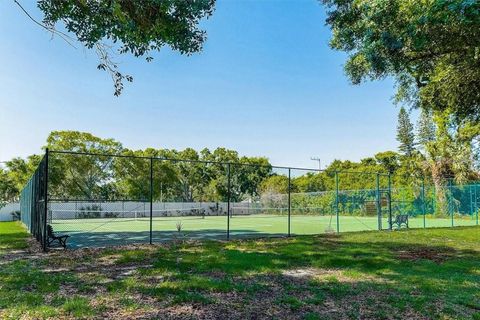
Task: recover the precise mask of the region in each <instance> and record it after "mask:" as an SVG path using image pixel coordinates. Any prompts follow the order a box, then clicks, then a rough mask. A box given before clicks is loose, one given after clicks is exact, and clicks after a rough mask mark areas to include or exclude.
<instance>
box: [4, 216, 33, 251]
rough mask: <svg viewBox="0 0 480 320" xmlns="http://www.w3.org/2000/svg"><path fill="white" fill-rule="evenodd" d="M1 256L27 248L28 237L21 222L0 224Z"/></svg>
mask: <svg viewBox="0 0 480 320" xmlns="http://www.w3.org/2000/svg"><path fill="white" fill-rule="evenodd" d="M0 235H1V237H0V255H2V254H3V253H5V252H7V251H11V250H20V249H25V248H26V247H27V242H26V239H27V237H28V235H27V233H26V232H25V228H24V227H23V226H22V225H21V224H20V222H0Z"/></svg>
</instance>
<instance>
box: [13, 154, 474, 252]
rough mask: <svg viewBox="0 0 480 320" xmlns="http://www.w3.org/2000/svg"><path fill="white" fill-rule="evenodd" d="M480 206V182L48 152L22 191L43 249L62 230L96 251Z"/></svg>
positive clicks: (452, 221)
mask: <svg viewBox="0 0 480 320" xmlns="http://www.w3.org/2000/svg"><path fill="white" fill-rule="evenodd" d="M47 199H48V200H47ZM439 199H440V200H439ZM478 204H480V185H476V184H468V185H461V186H458V185H453V184H449V185H446V186H445V187H444V188H442V189H441V190H439V188H438V187H437V188H435V187H433V186H431V185H429V184H428V185H425V183H424V182H423V181H421V180H419V181H416V182H413V183H411V184H410V185H405V183H403V184H402V183H397V182H396V181H392V177H391V176H390V175H389V174H385V173H372V172H354V171H346V170H341V171H340V170H339V171H334V170H326V171H321V170H315V169H303V168H289V167H276V166H271V165H269V164H258V163H250V162H249V161H244V163H228V162H216V161H201V160H198V159H189V160H187V159H165V158H159V157H150V156H137V155H135V154H133V153H132V154H123V155H106V154H94V153H80V152H63V151H50V152H49V151H48V150H47V152H46V155H45V157H44V158H43V160H42V162H41V163H40V166H39V167H38V168H37V170H36V172H35V174H34V175H33V177H32V178H31V180H30V181H29V182H28V184H27V185H26V187H25V189H24V190H23V191H22V195H21V220H22V221H23V223H24V224H25V225H26V226H27V227H28V229H29V230H30V232H31V233H32V234H33V235H34V236H35V237H36V238H37V239H38V240H39V241H40V242H41V243H42V245H43V246H44V248H45V249H46V247H47V243H48V239H49V238H50V237H51V236H55V235H69V239H68V243H67V244H68V246H69V247H91V246H108V245H122V244H132V243H154V242H162V241H170V240H187V239H190V240H195V239H237V238H244V237H267V236H290V235H307V234H321V233H330V232H332V233H334V232H352V231H365V230H383V229H393V228H397V227H398V223H397V222H399V221H400V222H402V221H401V218H402V216H403V217H404V219H407V218H405V217H408V220H407V221H406V222H408V226H409V227H414V228H424V227H447V226H461V225H477V224H478V210H479V208H478ZM404 222H405V221H404ZM50 227H51V228H50ZM49 229H51V230H52V231H53V233H52V234H50V232H48V230H49Z"/></svg>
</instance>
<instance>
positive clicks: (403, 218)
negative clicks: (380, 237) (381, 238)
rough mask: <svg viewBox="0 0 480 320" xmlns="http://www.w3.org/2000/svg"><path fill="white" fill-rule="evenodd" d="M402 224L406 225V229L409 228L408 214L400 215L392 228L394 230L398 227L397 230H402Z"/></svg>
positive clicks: (393, 222)
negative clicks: (394, 227)
mask: <svg viewBox="0 0 480 320" xmlns="http://www.w3.org/2000/svg"><path fill="white" fill-rule="evenodd" d="M402 224H404V225H405V227H407V228H408V214H399V215H398V216H396V217H395V220H394V221H392V225H391V226H390V227H391V228H393V226H394V225H396V226H397V229H400V228H401V227H402Z"/></svg>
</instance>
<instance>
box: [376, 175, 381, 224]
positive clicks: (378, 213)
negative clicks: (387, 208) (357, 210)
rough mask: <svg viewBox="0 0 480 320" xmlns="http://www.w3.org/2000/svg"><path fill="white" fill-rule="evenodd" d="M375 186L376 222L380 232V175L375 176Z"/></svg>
mask: <svg viewBox="0 0 480 320" xmlns="http://www.w3.org/2000/svg"><path fill="white" fill-rule="evenodd" d="M376 185H377V190H376V191H377V220H378V230H382V199H380V174H379V173H377V174H376Z"/></svg>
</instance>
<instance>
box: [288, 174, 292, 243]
mask: <svg viewBox="0 0 480 320" xmlns="http://www.w3.org/2000/svg"><path fill="white" fill-rule="evenodd" d="M291 187H292V178H291V169H290V168H288V236H289V237H290V233H291V225H290V223H291V222H290V219H291V217H290V216H291V214H292V202H291Z"/></svg>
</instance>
